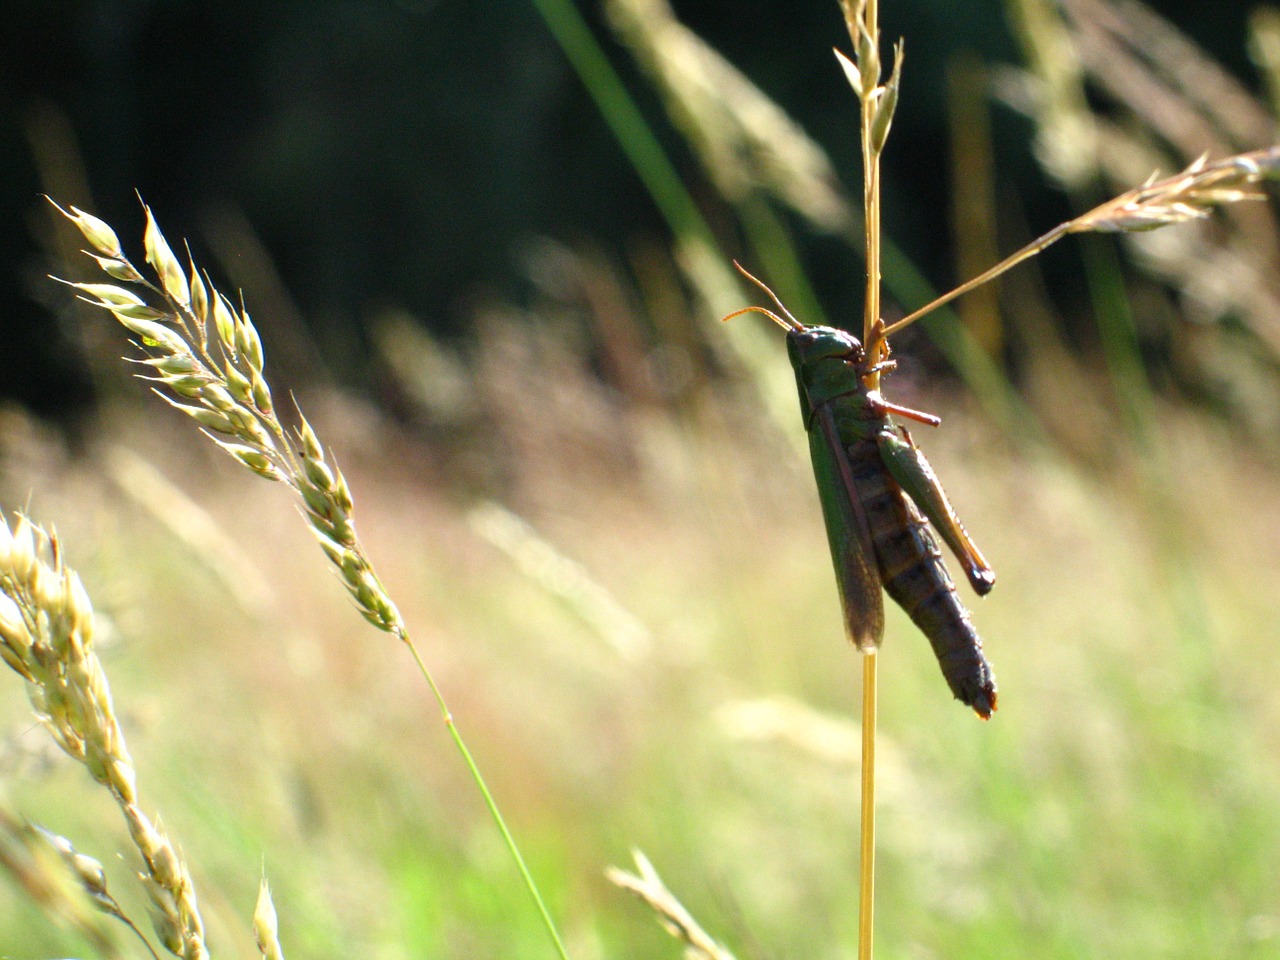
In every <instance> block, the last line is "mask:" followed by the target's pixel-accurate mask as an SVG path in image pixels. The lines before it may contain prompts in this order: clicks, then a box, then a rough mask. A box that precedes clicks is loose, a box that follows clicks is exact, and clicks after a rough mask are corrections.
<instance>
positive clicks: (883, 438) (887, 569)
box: [725, 263, 996, 720]
mask: <svg viewBox="0 0 1280 960" xmlns="http://www.w3.org/2000/svg"><path fill="white" fill-rule="evenodd" d="M734 265H735V266H737V267H738V270H739V271H740V272H741V273H742V274H743V276H745V277H746V278H747V279H749V280H751V281H752V282H753V283H755V284H756V285H757V286H759V287H760V288H761V289H762V290H764V292H765V293H767V294H768V295H769V297H770V298H771V299H772V300H773V302H774V303H775V304H777V306H778V309H779V310H780V311H781V315H779V314H778V313H775V312H774V311H772V310H769V309H767V308H765V307H760V306H751V307H744V308H743V309H741V310H737V311H735V312H733V313H731V314H729V316H728V317H725V319H726V320H728V319H731V318H733V317H736V316H740V315H741V314H743V313H762V314H764V315H765V316H767V317H769V318H770V319H772V320H773V321H774V322H775V323H777V324H778V325H779V326H781V327H783V328H784V329H785V330H786V331H787V355H788V356H789V357H790V359H791V366H792V367H793V368H794V369H795V373H796V385H797V387H798V388H799V392H800V412H801V414H802V415H803V417H804V423H805V430H806V431H807V432H808V434H809V452H810V454H811V456H812V459H813V473H814V478H815V480H816V481H817V484H818V496H819V498H820V499H821V501H822V515H823V519H824V520H825V521H826V527H827V539H828V542H829V544H830V546H831V559H832V562H833V563H834V565H835V572H836V582H837V584H838V586H839V589H840V600H841V604H842V606H843V608H844V620H845V626H846V628H847V630H848V634H849V638H850V640H852V641H853V643H854V645H855V646H857V647H858V648H859V649H862V648H863V647H868V646H871V647H874V646H878V645H879V643H880V639H881V637H882V635H883V633H884V601H883V598H882V596H881V593H880V590H881V588H882V587H883V588H884V590H885V591H887V592H888V594H889V596H891V597H892V598H893V599H894V600H895V601H896V602H897V604H898V605H899V606H900V607H902V609H903V610H905V611H906V613H907V615H908V616H910V617H911V619H912V620H913V621H914V622H915V624H916V626H918V627H919V628H920V630H921V632H922V633H924V635H925V636H926V637H927V638H928V639H929V643H930V644H931V645H932V646H933V652H934V655H935V656H936V657H937V658H938V664H939V665H940V666H941V668H942V675H943V676H944V677H945V678H946V680H947V684H948V686H950V688H951V692H952V693H953V694H955V697H956V699H957V700H959V701H961V702H962V703H964V704H966V705H968V706H970V707H972V708H973V709H974V711H975V712H976V713H977V714H978V716H980V717H982V718H983V719H984V720H985V719H987V718H989V717H990V716H991V713H992V712H993V711H994V710H995V709H996V680H995V675H994V674H993V673H992V670H991V665H990V664H989V663H988V662H987V658H986V657H985V656H984V655H983V653H982V640H981V639H980V638H979V637H978V633H977V631H976V630H974V628H973V624H972V623H970V621H969V612H968V611H967V610H966V609H965V608H964V605H963V604H962V603H961V602H960V598H959V596H957V594H956V588H955V584H954V583H953V582H952V580H951V576H950V575H949V574H948V573H947V568H946V566H945V565H944V564H943V562H942V551H941V550H940V549H939V547H938V542H937V540H936V539H935V538H934V535H933V533H932V532H931V531H930V530H929V525H928V524H929V523H931V524H933V527H934V529H935V530H937V531H938V533H939V534H940V535H941V537H942V539H943V540H944V541H945V542H946V544H947V546H948V547H949V548H950V549H951V551H952V553H954V554H955V555H956V558H957V559H958V560H959V561H960V565H961V566H962V567H963V568H964V572H965V575H966V577H967V578H968V580H969V583H970V584H971V585H972V586H973V589H974V590H975V591H976V592H977V593H978V594H979V595H980V596H983V595H985V594H987V593H989V592H990V590H991V588H992V587H993V586H994V585H995V579H996V578H995V571H993V570H992V569H991V567H990V566H989V565H988V564H987V561H986V560H985V559H984V558H983V556H982V553H981V551H980V550H978V548H977V546H976V545H975V544H974V542H973V541H972V540H971V539H970V538H969V535H968V533H967V532H965V529H964V526H963V525H962V524H961V523H960V518H959V517H957V516H956V512H955V510H954V509H953V508H952V506H951V503H950V501H949V500H948V499H947V495H946V493H945V492H944V491H943V489H942V485H941V484H940V483H939V482H938V478H937V475H936V474H935V473H934V472H933V468H932V467H931V466H930V465H929V461H928V460H926V459H925V456H924V454H923V453H921V452H920V450H919V449H918V448H917V447H916V445H915V443H913V442H912V440H911V434H909V433H908V432H907V430H906V429H905V428H904V427H901V426H899V425H898V424H896V423H895V422H894V421H893V420H892V419H891V416H893V415H897V416H899V417H905V418H907V419H910V420H915V421H917V422H919V423H925V424H928V425H930V426H937V425H938V424H939V423H940V422H941V420H940V419H939V418H938V417H935V416H933V415H932V414H929V413H922V412H920V411H918V410H912V409H910V408H908V407H902V406H898V405H897V404H894V403H890V402H889V401H887V400H885V399H884V397H882V396H881V395H880V391H879V390H878V389H875V388H873V387H872V386H870V384H874V383H876V382H877V381H878V377H876V374H879V373H884V372H887V371H889V370H892V369H893V367H894V366H895V363H894V361H891V360H887V359H878V358H873V357H871V356H870V355H869V354H868V352H867V351H865V350H864V349H863V346H862V344H861V343H860V342H859V341H858V340H857V338H855V337H854V336H852V335H851V334H849V333H846V332H845V331H843V330H837V329H836V328H834V327H823V326H806V325H805V324H803V323H801V322H800V321H799V320H797V319H796V318H795V317H793V316H792V315H791V313H790V312H789V311H788V310H787V308H786V307H785V306H783V304H782V301H781V300H779V299H778V297H777V296H776V295H775V294H774V293H773V291H772V290H770V289H769V288H768V287H767V286H765V284H764V283H763V282H761V281H760V280H758V279H756V278H755V277H753V276H752V275H751V274H750V273H748V272H747V271H746V270H744V269H743V268H742V266H741V265H739V264H736V263H735V264H734ZM926 518H927V519H928V523H926Z"/></svg>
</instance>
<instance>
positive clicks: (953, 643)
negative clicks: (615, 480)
mask: <svg viewBox="0 0 1280 960" xmlns="http://www.w3.org/2000/svg"><path fill="white" fill-rule="evenodd" d="M845 452H846V456H847V457H848V462H849V468H850V478H851V479H852V481H853V486H854V488H855V491H856V495H857V496H858V498H859V500H860V501H861V503H862V508H863V511H864V512H865V514H866V518H867V525H868V527H869V528H870V534H871V542H872V546H873V547H874V550H875V559H876V564H877V566H878V569H879V573H880V580H881V583H882V584H883V585H884V589H885V592H886V593H888V594H889V596H890V597H892V598H893V600H894V602H895V603H897V604H898V606H900V607H902V609H903V610H904V611H906V613H907V615H908V616H909V617H910V618H911V620H912V622H914V623H915V624H916V626H917V627H919V628H920V632H921V633H923V634H924V635H925V636H926V637H927V638H928V640H929V644H930V645H931V646H932V647H933V652H934V655H935V656H936V657H937V659H938V664H939V666H941V668H942V674H943V676H944V677H945V678H946V681H947V685H948V686H949V687H950V688H951V692H952V693H953V694H954V695H955V697H956V699H958V700H960V701H961V702H962V703H964V704H967V705H968V706H970V707H972V708H973V709H974V711H975V712H976V713H978V715H979V716H981V717H983V718H984V719H985V718H987V717H989V716H991V713H992V711H993V710H995V707H996V683H995V675H994V673H993V672H992V670H991V665H990V663H988V662H987V658H986V656H984V654H983V652H982V640H981V638H979V636H978V632H977V631H976V630H975V629H974V627H973V624H972V623H971V622H970V620H969V612H968V611H967V610H966V609H965V607H964V604H962V603H961V602H960V598H959V596H958V595H957V593H956V588H955V583H954V582H953V581H952V579H951V576H950V574H948V573H947V568H946V566H945V565H944V564H943V562H942V551H941V549H940V548H939V546H938V541H937V539H936V538H935V537H934V535H933V533H932V531H930V529H929V526H928V524H927V523H926V521H925V519H924V517H923V516H921V514H920V511H919V510H918V509H917V508H916V505H915V504H914V503H913V502H912V501H911V499H910V497H908V496H907V495H906V494H905V493H903V491H902V489H901V487H899V486H898V483H897V481H895V480H894V479H893V477H892V476H891V475H890V473H889V470H888V468H887V467H886V466H885V464H884V461H883V459H882V458H881V455H880V449H879V446H878V445H877V443H876V441H875V440H874V439H870V438H868V439H862V440H858V441H856V442H854V443H852V444H849V445H848V446H846V448H845Z"/></svg>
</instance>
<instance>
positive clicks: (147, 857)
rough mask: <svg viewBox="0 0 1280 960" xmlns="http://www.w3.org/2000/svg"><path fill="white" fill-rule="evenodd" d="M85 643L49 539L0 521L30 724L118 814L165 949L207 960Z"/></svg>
mask: <svg viewBox="0 0 1280 960" xmlns="http://www.w3.org/2000/svg"><path fill="white" fill-rule="evenodd" d="M93 637H94V614H93V606H92V604H91V603H90V600H89V595H88V593H87V592H86V591H85V589H84V585H83V584H82V583H81V582H80V578H79V576H78V575H77V574H76V573H75V571H73V570H71V569H69V568H67V566H66V565H65V564H64V563H63V560H62V555H61V550H60V548H59V545H58V540H57V537H56V536H54V535H53V534H51V533H48V532H47V531H45V530H44V529H42V528H41V527H39V526H37V525H35V524H34V523H32V522H31V521H29V520H27V519H26V518H25V517H23V516H18V517H17V518H16V519H15V520H14V521H13V523H12V524H10V523H8V522H7V521H5V520H4V518H2V517H0V649H2V650H3V651H4V660H5V662H6V663H7V664H9V666H10V667H12V668H13V669H14V671H15V672H17V673H18V675H19V676H21V677H22V678H23V679H24V680H25V681H26V684H27V693H28V695H29V697H30V699H31V703H32V706H33V707H34V708H35V711H36V716H37V717H38V718H39V719H40V721H41V723H42V724H43V725H44V726H45V728H46V729H47V730H48V731H49V733H50V734H51V735H52V736H53V739H54V741H55V742H56V743H57V744H58V746H59V747H61V748H62V749H63V750H64V751H65V752H66V753H67V755H68V756H70V757H71V758H72V759H74V760H78V761H79V762H80V763H82V764H83V765H84V767H85V769H87V770H88V771H89V773H90V775H91V776H92V777H93V778H94V779H95V780H97V781H98V782H99V783H100V784H102V785H103V786H104V787H106V788H107V790H108V791H109V792H110V794H111V796H112V797H113V798H114V799H115V801H116V803H117V804H118V805H119V807H120V809H121V812H122V813H123V814H124V817H125V822H126V824H127V825H128V827H129V834H130V836H131V838H132V839H133V842H134V845H135V846H136V847H137V849H138V853H139V854H140V855H141V857H142V862H143V869H142V870H141V871H140V872H139V874H138V876H139V879H140V880H141V882H142V884H143V887H144V889H145V890H146V892H147V894H148V897H149V899H150V901H151V905H152V909H151V913H152V922H153V926H154V927H155V930H156V933H157V935H158V936H159V937H160V940H161V942H162V943H163V944H164V945H165V948H166V949H167V950H169V952H170V953H172V954H173V955H174V956H176V957H181V958H182V960H206V958H207V957H208V956H209V952H208V950H207V948H206V946H205V939H204V921H203V920H202V919H201V917H200V910H199V907H198V905H197V902H196V894H195V887H194V885H193V884H192V882H191V875H190V873H189V872H188V870H187V866H186V864H185V863H184V862H183V860H182V858H181V856H179V854H178V853H177V851H176V849H175V848H174V846H173V844H172V843H171V842H170V840H169V838H168V837H167V836H166V835H165V833H164V831H163V829H162V828H161V827H160V826H159V824H156V823H152V821H151V820H150V819H149V818H148V817H147V815H146V814H145V813H143V812H142V809H141V807H140V806H139V805H138V797H137V784H136V777H135V774H134V768H133V759H132V757H131V756H130V755H129V750H128V747H127V746H126V745H125V737H124V731H123V730H122V729H121V727H120V723H119V720H118V719H117V717H116V713H115V708H114V706H113V704H112V699H111V688H110V686H109V685H108V683H107V677H106V674H105V673H104V672H103V670H102V664H101V662H100V661H99V659H98V655H97V653H96V652H95V651H94V644H93ZM68 848H69V847H68ZM73 866H74V867H75V868H76V869H77V870H78V871H79V872H80V876H81V879H82V881H84V882H85V883H86V885H87V886H88V888H89V889H90V892H92V891H93V884H92V883H90V882H89V879H90V876H91V875H93V869H92V865H91V864H89V863H88V862H87V861H79V860H78V861H75V862H74V863H73ZM86 871H87V872H86Z"/></svg>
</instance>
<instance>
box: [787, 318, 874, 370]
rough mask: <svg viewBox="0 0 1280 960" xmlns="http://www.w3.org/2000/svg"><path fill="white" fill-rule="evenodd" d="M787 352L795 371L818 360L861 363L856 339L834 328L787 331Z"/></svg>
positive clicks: (859, 349) (806, 328)
mask: <svg viewBox="0 0 1280 960" xmlns="http://www.w3.org/2000/svg"><path fill="white" fill-rule="evenodd" d="M787 352H788V353H789V354H790V355H791V363H792V365H793V366H795V367H796V368H797V369H800V368H801V367H807V366H809V365H810V364H813V363H817V362H818V361H820V360H844V361H846V362H849V363H855V364H857V363H861V362H862V344H861V343H860V342H859V341H858V338H857V337H855V336H853V335H852V334H849V333H846V332H845V331H843V330H837V329H836V328H835V327H797V328H793V329H791V330H788V331H787Z"/></svg>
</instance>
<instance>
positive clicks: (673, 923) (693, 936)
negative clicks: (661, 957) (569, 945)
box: [605, 850, 734, 960]
mask: <svg viewBox="0 0 1280 960" xmlns="http://www.w3.org/2000/svg"><path fill="white" fill-rule="evenodd" d="M631 855H632V856H633V857H634V858H635V861H636V872H635V873H631V872H630V871H628V870H622V869H620V868H618V867H609V868H608V869H607V870H606V871H605V876H606V877H608V878H609V880H610V881H611V882H612V883H615V884H617V885H618V886H619V887H621V888H622V889H623V890H627V891H629V892H631V893H633V894H635V895H636V896H637V897H639V898H640V899H641V900H643V901H644V902H645V903H647V904H648V905H649V907H650V908H651V909H652V910H653V912H654V913H655V914H656V915H657V917H658V922H659V923H661V924H662V926H663V927H664V928H665V929H666V931H667V932H668V933H669V934H671V935H672V936H673V937H675V938H676V939H677V940H679V941H680V942H682V943H683V944H684V945H685V948H686V949H685V958H686V960H734V956H733V954H732V953H730V952H729V951H728V949H726V948H725V947H724V946H722V945H721V944H720V943H719V942H718V941H717V940H716V939H715V938H714V937H712V936H711V935H710V934H709V933H707V932H706V931H705V930H703V929H702V927H701V926H700V925H699V924H698V921H697V920H695V919H694V918H693V915H692V914H691V913H689V911H688V910H686V909H685V907H684V904H682V903H681V902H680V901H679V900H677V899H676V896H675V894H673V893H672V892H671V891H670V890H668V889H667V885H666V884H665V883H663V882H662V878H661V877H660V876H658V871H657V870H655V869H654V868H653V864H652V863H650V862H649V858H648V857H646V856H645V855H644V854H643V853H641V852H640V851H639V850H632V851H631Z"/></svg>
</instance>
